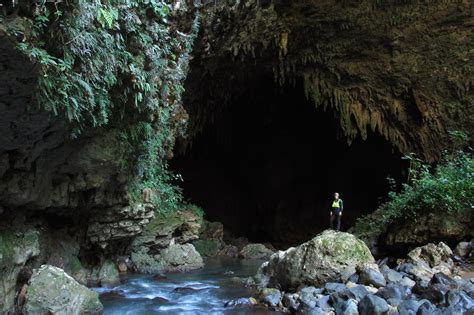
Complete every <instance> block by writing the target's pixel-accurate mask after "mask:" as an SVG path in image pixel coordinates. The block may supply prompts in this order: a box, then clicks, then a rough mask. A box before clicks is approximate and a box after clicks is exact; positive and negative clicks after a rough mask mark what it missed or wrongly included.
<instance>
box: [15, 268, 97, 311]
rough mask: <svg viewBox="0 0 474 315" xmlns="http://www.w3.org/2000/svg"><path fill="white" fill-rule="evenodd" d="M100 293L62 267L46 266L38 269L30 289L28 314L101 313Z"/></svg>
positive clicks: (28, 292) (27, 305) (31, 281)
mask: <svg viewBox="0 0 474 315" xmlns="http://www.w3.org/2000/svg"><path fill="white" fill-rule="evenodd" d="M102 308H103V307H102V304H101V303H100V301H99V295H98V294H97V293H96V292H94V291H91V290H89V289H88V288H86V287H85V286H83V285H81V284H79V283H78V282H77V281H76V280H74V279H73V278H72V277H71V276H69V275H68V274H66V273H65V272H64V271H63V270H62V269H59V268H57V267H53V266H49V265H43V266H41V268H39V269H38V270H35V272H34V273H33V276H32V277H31V279H30V282H29V287H28V290H27V301H26V303H25V308H24V310H25V313H27V314H72V315H74V314H77V315H79V314H99V313H101V312H102Z"/></svg>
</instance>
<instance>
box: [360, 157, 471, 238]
mask: <svg viewBox="0 0 474 315" xmlns="http://www.w3.org/2000/svg"><path fill="white" fill-rule="evenodd" d="M406 159H408V160H410V162H411V168H410V182H409V183H407V184H403V188H402V190H401V191H400V192H395V191H391V192H390V193H389V201H388V202H387V203H385V204H383V205H382V206H381V207H380V208H379V209H377V210H376V211H375V212H374V213H373V214H370V215H367V216H365V217H362V218H360V219H359V220H358V221H357V223H356V225H355V227H354V229H353V232H354V233H355V234H356V235H358V236H359V237H362V238H365V239H372V240H373V239H375V238H377V237H378V236H379V235H380V234H381V233H383V231H384V229H385V228H386V227H387V226H388V225H389V224H391V223H393V222H396V221H399V220H408V219H409V220H416V218H417V217H418V216H419V215H420V214H423V213H431V212H434V213H439V214H440V215H441V216H450V215H456V214H459V213H462V212H463V211H472V210H471V209H472V208H473V207H474V159H473V158H472V156H471V154H468V153H465V152H462V151H459V152H457V153H456V154H455V155H454V156H452V157H449V156H448V155H447V154H446V157H445V159H444V160H443V161H441V162H440V163H439V164H438V166H437V167H436V168H435V170H434V172H431V171H430V167H429V166H428V165H427V164H425V163H422V162H421V161H420V160H419V159H417V158H415V157H414V156H413V155H409V156H407V157H406Z"/></svg>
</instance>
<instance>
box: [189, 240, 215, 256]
mask: <svg viewBox="0 0 474 315" xmlns="http://www.w3.org/2000/svg"><path fill="white" fill-rule="evenodd" d="M193 245H194V247H195V248H196V250H197V252H198V253H199V254H200V255H201V256H203V257H214V256H216V255H217V254H218V253H219V247H220V243H219V242H218V241H216V240H212V239H207V240H204V239H203V240H197V241H195V242H193Z"/></svg>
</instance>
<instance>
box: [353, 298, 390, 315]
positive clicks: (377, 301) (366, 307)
mask: <svg viewBox="0 0 474 315" xmlns="http://www.w3.org/2000/svg"><path fill="white" fill-rule="evenodd" d="M389 308H390V307H389V306H388V303H387V302H386V301H385V300H384V299H382V298H381V297H378V296H376V295H373V294H369V295H367V296H366V297H365V298H363V299H362V300H361V301H360V302H359V306H358V309H359V313H360V314H364V315H382V314H387V313H388V310H389Z"/></svg>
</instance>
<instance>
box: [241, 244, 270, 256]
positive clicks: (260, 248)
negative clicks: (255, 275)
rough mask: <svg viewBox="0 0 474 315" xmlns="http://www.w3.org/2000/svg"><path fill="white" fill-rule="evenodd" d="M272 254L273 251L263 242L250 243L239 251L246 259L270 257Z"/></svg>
mask: <svg viewBox="0 0 474 315" xmlns="http://www.w3.org/2000/svg"><path fill="white" fill-rule="evenodd" d="M271 255H273V251H272V250H271V249H269V248H267V247H266V246H265V245H263V244H248V245H246V246H244V248H242V250H241V251H240V253H239V257H241V258H245V259H269V258H270V256H271Z"/></svg>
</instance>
